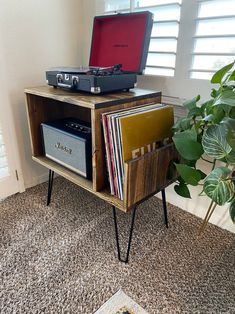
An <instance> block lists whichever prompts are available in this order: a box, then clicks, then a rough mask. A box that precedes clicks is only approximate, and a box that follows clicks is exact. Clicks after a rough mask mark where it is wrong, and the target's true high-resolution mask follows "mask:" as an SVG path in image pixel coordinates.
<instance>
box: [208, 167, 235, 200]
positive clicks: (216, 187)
mask: <svg viewBox="0 0 235 314" xmlns="http://www.w3.org/2000/svg"><path fill="white" fill-rule="evenodd" d="M231 174H232V171H231V170H230V169H228V168H225V167H220V168H216V169H214V170H213V171H212V172H211V173H210V174H209V175H208V176H207V177H206V179H205V182H204V187H203V191H204V192H205V193H206V195H207V196H209V197H210V198H211V199H212V200H213V201H214V202H215V203H216V204H218V205H224V204H225V203H227V202H229V201H231V200H232V198H233V197H234V195H235V185H234V183H233V181H232V180H230V179H228V177H229V176H230V175H231Z"/></svg>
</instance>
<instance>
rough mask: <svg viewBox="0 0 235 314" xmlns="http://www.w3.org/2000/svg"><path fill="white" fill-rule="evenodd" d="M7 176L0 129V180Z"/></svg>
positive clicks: (4, 151) (7, 170) (5, 157)
mask: <svg viewBox="0 0 235 314" xmlns="http://www.w3.org/2000/svg"><path fill="white" fill-rule="evenodd" d="M8 175H9V169H8V163H7V156H6V149H5V144H4V142H3V134H2V130H1V128H0V180H1V179H2V178H5V177H7V176H8Z"/></svg>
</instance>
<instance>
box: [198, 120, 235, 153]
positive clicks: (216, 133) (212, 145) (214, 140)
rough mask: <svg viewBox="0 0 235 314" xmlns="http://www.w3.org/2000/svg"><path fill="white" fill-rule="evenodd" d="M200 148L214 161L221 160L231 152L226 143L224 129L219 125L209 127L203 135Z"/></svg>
mask: <svg viewBox="0 0 235 314" xmlns="http://www.w3.org/2000/svg"><path fill="white" fill-rule="evenodd" d="M202 146H203V149H204V151H205V153H206V154H207V155H208V156H210V157H212V158H214V159H222V158H224V157H226V156H227V155H228V154H229V153H230V152H231V150H232V147H231V146H230V145H229V144H228V142H227V139H226V132H225V129H224V128H223V127H222V126H221V125H211V126H209V128H208V129H207V130H206V132H205V133H204V134H203V137H202Z"/></svg>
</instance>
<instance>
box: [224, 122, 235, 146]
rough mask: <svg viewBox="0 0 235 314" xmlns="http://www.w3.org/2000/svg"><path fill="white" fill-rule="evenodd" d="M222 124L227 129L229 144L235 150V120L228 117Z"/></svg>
mask: <svg viewBox="0 0 235 314" xmlns="http://www.w3.org/2000/svg"><path fill="white" fill-rule="evenodd" d="M221 123H222V124H223V126H224V127H225V132H226V139H227V142H228V143H229V145H230V146H231V147H232V149H233V150H235V119H232V118H228V117H226V118H224V119H223V120H222V121H221Z"/></svg>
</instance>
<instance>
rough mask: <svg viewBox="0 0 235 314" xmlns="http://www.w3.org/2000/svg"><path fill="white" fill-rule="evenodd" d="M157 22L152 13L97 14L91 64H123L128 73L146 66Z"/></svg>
mask: <svg viewBox="0 0 235 314" xmlns="http://www.w3.org/2000/svg"><path fill="white" fill-rule="evenodd" d="M152 24H153V16H152V13H151V12H148V11H143V12H135V13H128V14H115V15H106V16H96V17H95V18H94V24H93V34H92V44H91V53H90V62H89V65H90V66H97V67H108V66H113V65H115V64H122V70H123V71H126V72H134V73H142V71H143V70H144V68H145V65H146V60H147V54H148V47H149V41H150V35H151V30H152Z"/></svg>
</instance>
